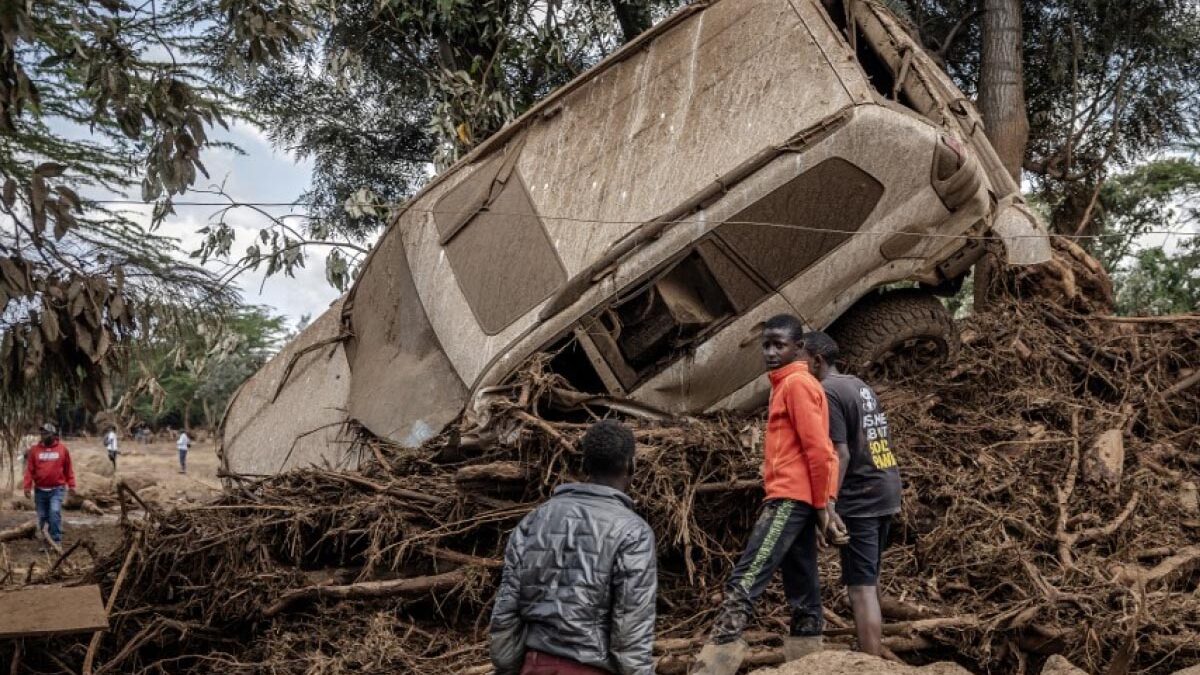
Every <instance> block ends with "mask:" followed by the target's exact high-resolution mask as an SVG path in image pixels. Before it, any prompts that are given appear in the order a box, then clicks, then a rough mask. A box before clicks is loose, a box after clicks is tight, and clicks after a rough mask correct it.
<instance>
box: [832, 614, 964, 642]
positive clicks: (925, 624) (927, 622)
mask: <svg viewBox="0 0 1200 675" xmlns="http://www.w3.org/2000/svg"><path fill="white" fill-rule="evenodd" d="M979 623H980V622H979V617H977V616H975V615H973V614H964V615H963V616H947V617H939V618H936V619H920V620H917V621H900V622H898V623H885V624H883V634H884V635H887V636H893V635H899V636H904V637H912V636H914V635H918V634H920V633H932V632H933V631H936V630H940V629H943V628H954V629H964V628H974V627H975V626H978V625H979ZM824 634H825V635H827V636H829V637H836V636H839V635H854V634H855V631H854V628H852V627H851V628H827V629H825V631H824Z"/></svg>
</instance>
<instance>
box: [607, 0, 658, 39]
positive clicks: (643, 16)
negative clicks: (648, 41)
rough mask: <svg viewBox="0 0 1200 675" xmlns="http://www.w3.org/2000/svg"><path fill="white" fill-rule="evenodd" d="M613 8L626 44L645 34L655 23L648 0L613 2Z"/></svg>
mask: <svg viewBox="0 0 1200 675" xmlns="http://www.w3.org/2000/svg"><path fill="white" fill-rule="evenodd" d="M612 6H613V12H614V13H616V15H617V23H619V24H621V34H622V35H624V36H625V41H626V42H629V41H630V40H632V39H633V38H635V37H637V36H638V35H641V34H642V33H644V32H645V31H646V30H647V29H649V28H650V26H651V25H652V24H653V23H654V21H653V19H652V18H651V17H650V3H649V2H648V1H647V0H612Z"/></svg>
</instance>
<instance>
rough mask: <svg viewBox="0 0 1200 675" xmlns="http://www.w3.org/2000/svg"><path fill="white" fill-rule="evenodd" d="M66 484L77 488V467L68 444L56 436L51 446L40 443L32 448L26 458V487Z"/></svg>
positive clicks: (51, 486) (43, 487)
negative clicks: (72, 461) (75, 467)
mask: <svg viewBox="0 0 1200 675" xmlns="http://www.w3.org/2000/svg"><path fill="white" fill-rule="evenodd" d="M64 485H65V486H67V487H69V488H71V489H72V490H74V489H75V469H74V468H72V467H71V453H70V452H68V451H67V446H65V445H63V442H62V441H60V440H58V439H57V438H56V439H54V443H52V444H50V445H49V446H47V445H44V444H42V443H38V444H37V445H35V446H33V447H32V448H30V449H29V453H28V456H27V457H26V458H25V489H26V490H32V489H33V488H35V487H36V488H41V489H42V490H49V489H50V488H56V487H62V486H64Z"/></svg>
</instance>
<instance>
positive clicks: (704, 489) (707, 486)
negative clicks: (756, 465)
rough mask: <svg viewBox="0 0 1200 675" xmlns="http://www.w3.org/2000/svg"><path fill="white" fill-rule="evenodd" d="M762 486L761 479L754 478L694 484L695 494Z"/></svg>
mask: <svg viewBox="0 0 1200 675" xmlns="http://www.w3.org/2000/svg"><path fill="white" fill-rule="evenodd" d="M756 488H757V489H761V488H762V481H761V480H759V479H757V478H754V479H748V480H735V481H732V482H729V483H700V484H699V485H697V486H696V494H698V495H703V494H711V493H713V492H740V491H742V490H754V489H756Z"/></svg>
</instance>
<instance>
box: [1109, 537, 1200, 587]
mask: <svg viewBox="0 0 1200 675" xmlns="http://www.w3.org/2000/svg"><path fill="white" fill-rule="evenodd" d="M1196 563H1200V545H1192V546H1187V547H1184V548H1181V549H1179V552H1178V553H1176V554H1175V555H1173V556H1171V557H1169V558H1167V559H1165V560H1163V561H1162V562H1160V563H1158V564H1157V565H1155V566H1154V567H1151V568H1149V569H1146V568H1144V567H1141V566H1138V565H1130V566H1128V567H1126V566H1123V565H1118V566H1117V568H1116V574H1115V575H1114V581H1116V582H1117V583H1122V584H1125V585H1126V586H1133V585H1139V586H1149V585H1151V584H1154V583H1158V582H1160V581H1164V580H1170V578H1171V577H1173V576H1175V574H1176V573H1177V572H1179V571H1180V570H1186V569H1188V568H1189V567H1191V566H1192V565H1193V564H1196Z"/></svg>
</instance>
